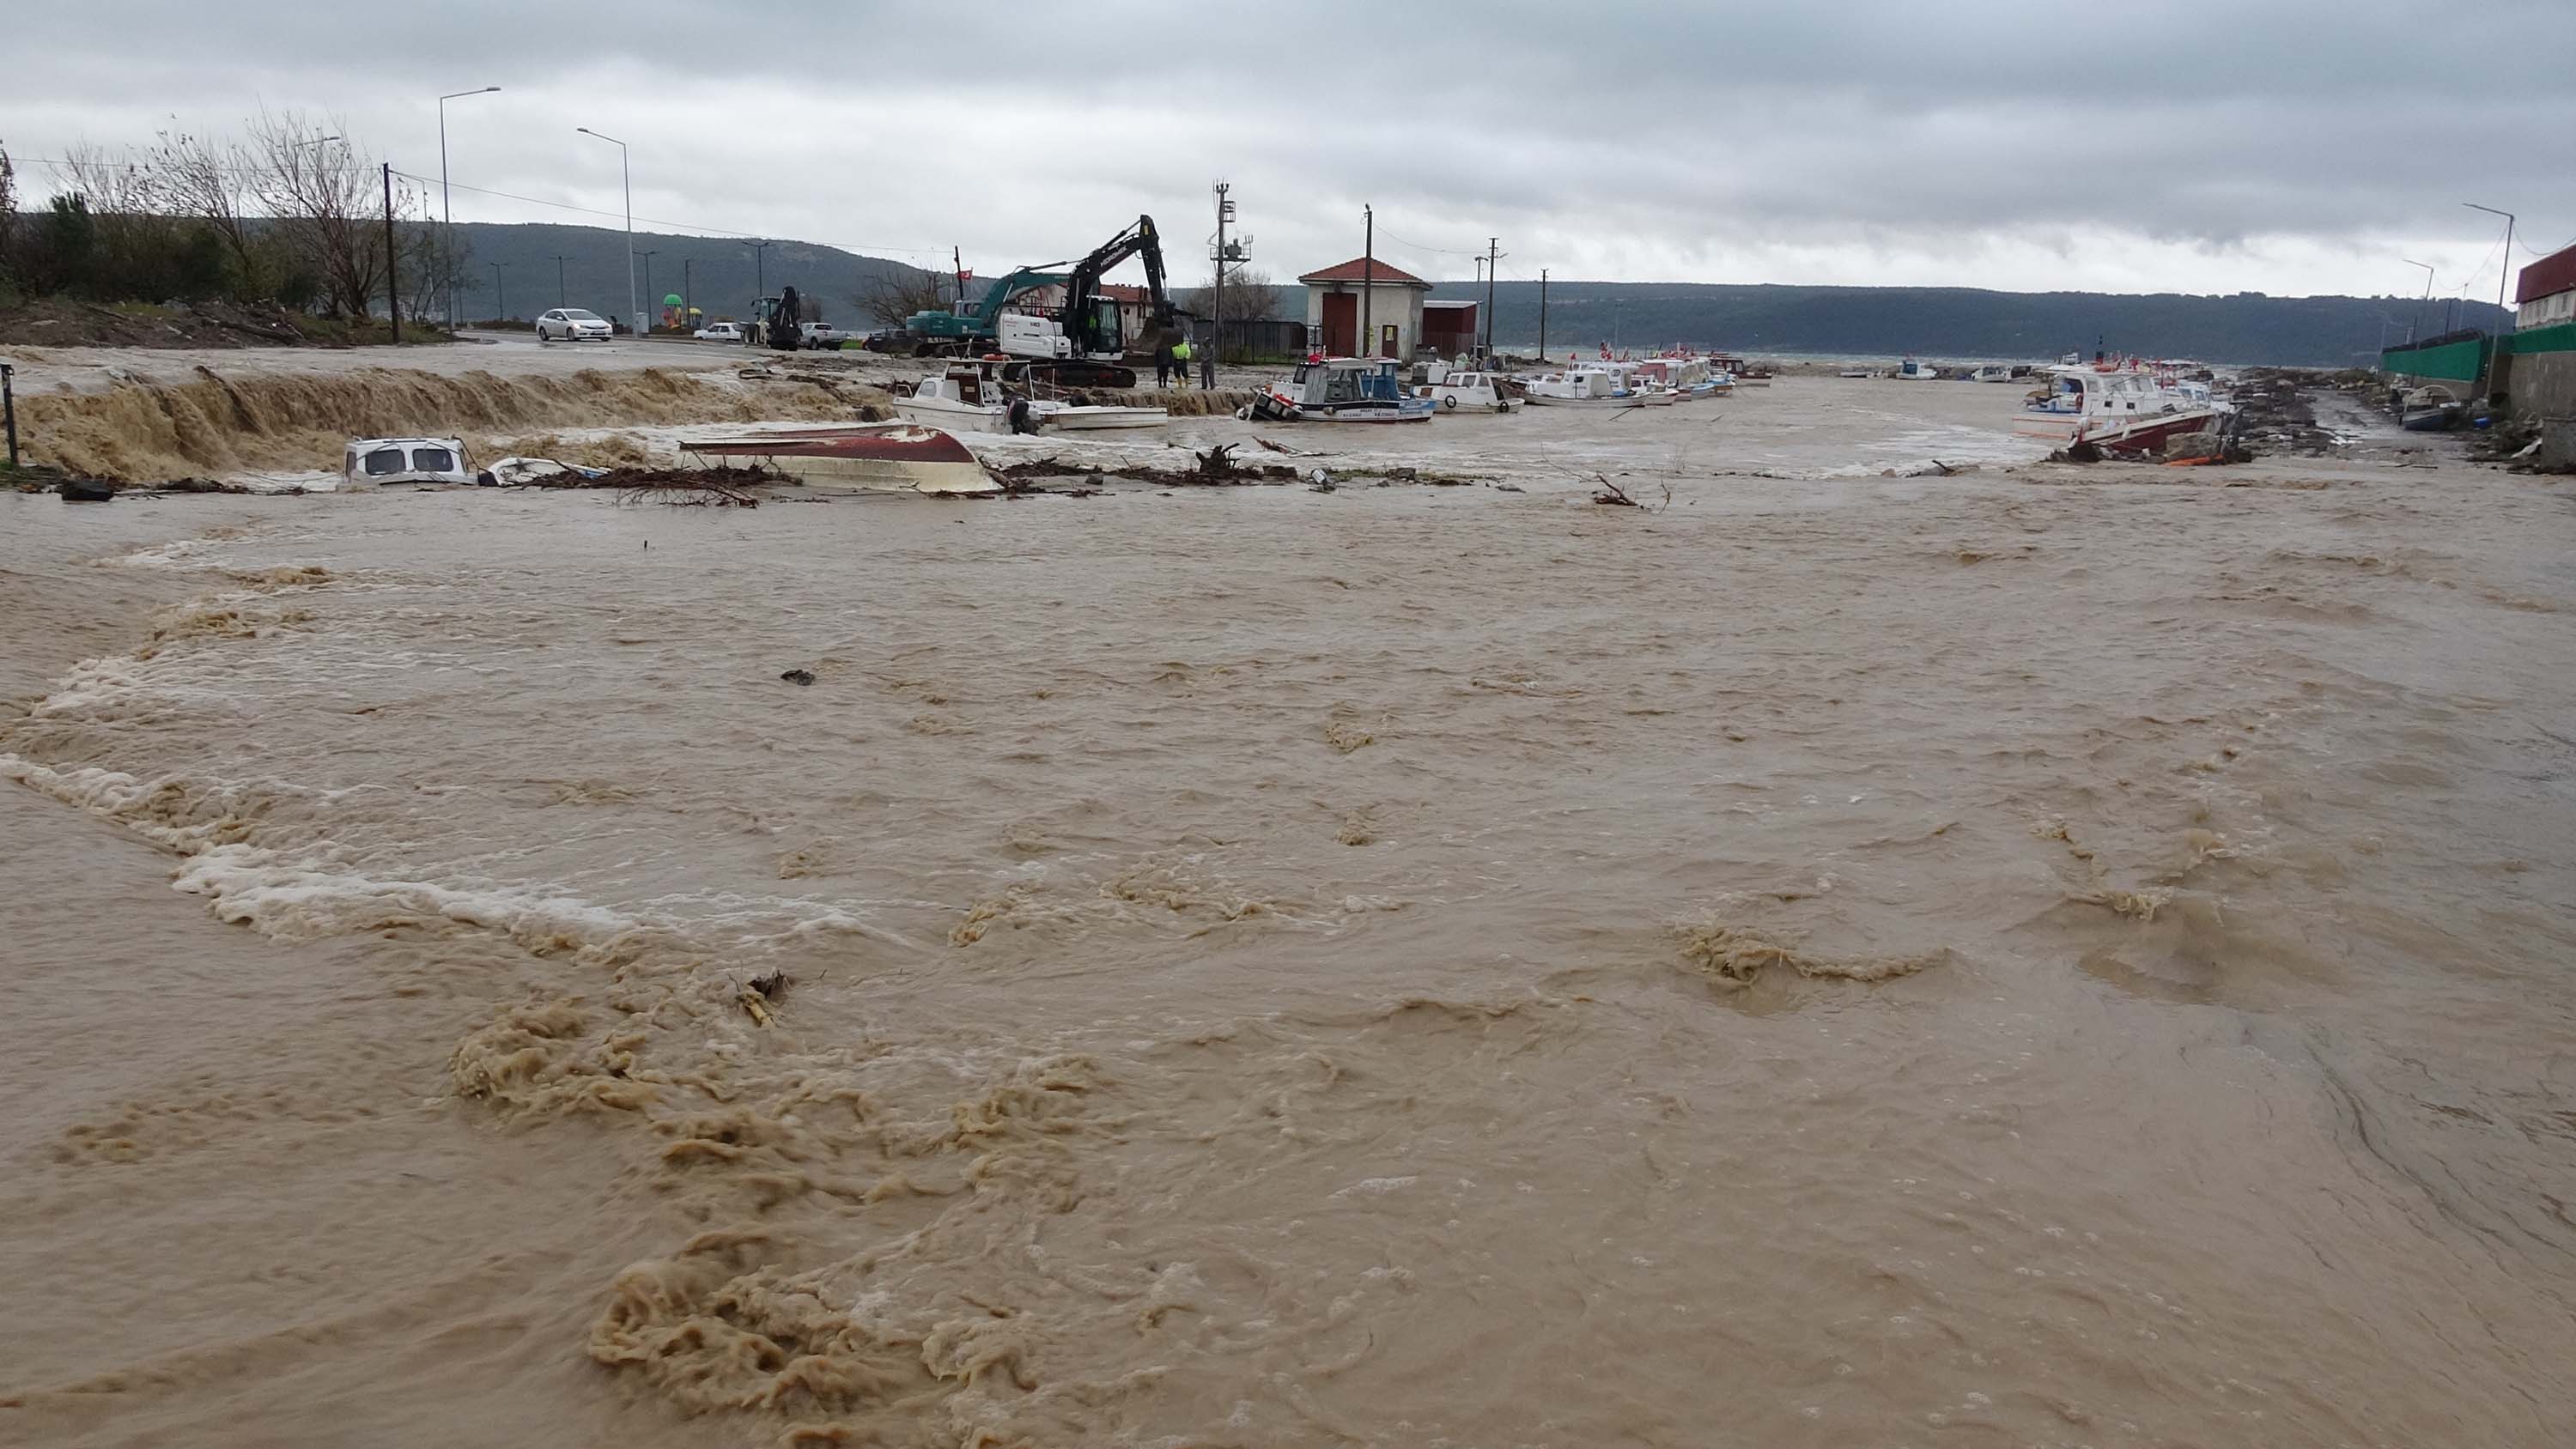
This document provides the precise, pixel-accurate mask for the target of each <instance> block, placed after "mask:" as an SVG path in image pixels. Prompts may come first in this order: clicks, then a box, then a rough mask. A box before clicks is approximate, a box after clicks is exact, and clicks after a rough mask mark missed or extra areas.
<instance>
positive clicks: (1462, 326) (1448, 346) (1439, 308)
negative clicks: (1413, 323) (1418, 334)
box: [1422, 300, 1484, 357]
mask: <svg viewBox="0 0 2576 1449" xmlns="http://www.w3.org/2000/svg"><path fill="white" fill-rule="evenodd" d="M1482 307H1483V304H1482V303H1479V302H1450V301H1437V300H1433V301H1426V302H1424V303H1423V304H1422V345H1423V346H1424V347H1426V348H1429V349H1430V350H1431V351H1433V352H1436V353H1438V354H1439V355H1440V356H1442V357H1465V356H1468V355H1469V354H1471V353H1473V352H1474V351H1475V350H1476V348H1477V347H1478V346H1479V345H1481V344H1482V343H1483V341H1484V336H1483V333H1482V331H1481V329H1480V328H1479V326H1478V323H1479V320H1480V316H1481V309H1482Z"/></svg>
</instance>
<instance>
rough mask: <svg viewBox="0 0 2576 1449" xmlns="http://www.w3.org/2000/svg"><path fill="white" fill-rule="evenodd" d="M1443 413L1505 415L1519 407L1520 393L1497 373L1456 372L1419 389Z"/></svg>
mask: <svg viewBox="0 0 2576 1449" xmlns="http://www.w3.org/2000/svg"><path fill="white" fill-rule="evenodd" d="M1419 395H1420V396H1423V397H1427V398H1429V399H1431V400H1432V401H1433V402H1435V403H1438V404H1439V405H1440V410H1441V411H1442V412H1444V413H1456V412H1481V413H1507V412H1510V411H1511V410H1512V409H1514V408H1517V407H1519V406H1520V405H1521V397H1520V394H1519V392H1517V391H1516V390H1514V389H1513V387H1512V384H1511V381H1510V379H1508V378H1505V377H1503V376H1502V375H1501V374H1499V373H1492V372H1469V371H1464V370H1461V371H1457V372H1451V373H1447V374H1445V375H1443V376H1442V377H1441V378H1440V379H1439V380H1438V381H1436V382H1434V383H1432V384H1431V385H1430V386H1429V387H1426V388H1423V389H1422V390H1421V393H1420V394H1419Z"/></svg>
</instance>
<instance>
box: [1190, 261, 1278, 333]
mask: <svg viewBox="0 0 2576 1449" xmlns="http://www.w3.org/2000/svg"><path fill="white" fill-rule="evenodd" d="M1282 300H1283V298H1282V296H1281V293H1280V290H1279V285H1278V284H1277V283H1276V282H1273V281H1271V280H1270V274H1269V273H1267V272H1263V271H1258V270H1255V269H1254V268H1251V267H1229V268H1227V269H1226V274H1225V315H1226V319H1227V320H1228V321H1232V322H1242V321H1246V320H1250V319H1255V318H1265V317H1276V316H1278V315H1279V308H1280V304H1281V302H1282ZM1216 304H1217V295H1216V285H1215V281H1214V279H1213V278H1211V279H1210V281H1209V283H1208V285H1206V286H1203V287H1199V288H1197V289H1195V290H1193V291H1191V292H1190V293H1188V294H1187V295H1186V296H1184V297H1182V298H1181V310H1183V311H1185V312H1187V313H1189V314H1190V315H1191V316H1193V317H1200V318H1212V317H1214V316H1216Z"/></svg>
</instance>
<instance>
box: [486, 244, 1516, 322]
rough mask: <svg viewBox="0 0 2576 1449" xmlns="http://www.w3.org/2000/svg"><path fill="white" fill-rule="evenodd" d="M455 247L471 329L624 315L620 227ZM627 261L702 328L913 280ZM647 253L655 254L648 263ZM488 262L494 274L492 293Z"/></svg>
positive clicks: (789, 249)
mask: <svg viewBox="0 0 2576 1449" xmlns="http://www.w3.org/2000/svg"><path fill="white" fill-rule="evenodd" d="M456 239H457V241H458V243H459V244H460V245H461V246H462V247H463V248H464V251H465V260H464V265H463V266H462V267H461V268H460V269H459V271H460V275H459V276H458V278H457V300H458V302H459V304H460V306H461V310H462V311H463V312H464V313H465V316H466V318H467V320H469V321H481V320H484V319H486V318H491V317H497V316H500V315H503V313H502V311H501V310H500V309H502V308H504V307H506V308H507V314H508V315H510V316H514V317H534V316H535V315H537V314H538V313H539V312H542V311H544V310H545V309H547V308H548V307H555V306H564V305H569V306H574V307H587V308H589V309H590V310H591V311H593V312H596V313H598V314H599V315H601V316H603V317H623V316H625V315H626V311H627V306H626V232H625V229H624V228H622V227H597V226H553V225H546V224H533V223H532V224H527V225H516V226H513V225H504V224H500V223H491V222H462V221H460V222H458V223H457V224H456ZM635 252H636V261H635V295H636V296H637V297H638V298H639V299H640V300H641V302H642V305H643V306H644V308H645V309H646V310H647V311H648V312H653V313H656V314H658V313H659V311H660V307H659V305H658V304H659V303H660V302H661V300H662V299H663V298H664V297H666V296H674V295H684V296H686V297H687V298H688V299H689V301H690V303H691V304H692V305H694V306H696V307H697V308H698V310H699V311H701V312H703V313H705V314H706V315H707V317H709V318H710V319H712V318H717V317H737V318H739V317H748V316H750V315H751V302H752V299H753V298H754V297H758V296H763V295H767V296H776V295H777V294H778V289H779V287H780V286H782V285H785V286H790V287H794V288H796V289H797V290H798V291H799V292H802V293H805V294H807V295H809V296H813V297H816V298H819V299H820V300H821V302H822V304H823V315H824V316H825V317H826V318H829V319H830V320H832V321H834V322H838V323H840V324H842V325H844V326H850V327H869V326H874V325H875V324H874V323H873V322H871V321H869V320H867V319H866V318H865V317H863V316H861V314H860V311H859V307H858V305H857V303H856V302H855V301H854V300H853V299H854V298H856V297H858V296H860V295H862V294H863V293H867V292H872V291H874V290H875V289H876V287H877V286H878V285H879V282H880V279H882V278H885V277H887V276H889V275H893V274H901V273H911V272H913V270H914V269H913V268H910V267H907V266H905V265H904V264H903V263H901V262H892V261H887V260H885V259H884V258H882V257H863V256H860V255H858V254H857V253H855V252H845V251H842V250H841V249H840V248H838V247H827V246H817V245H815V244H813V243H811V242H800V241H776V242H772V243H770V245H769V248H768V250H767V253H766V255H765V256H764V255H763V253H761V252H760V251H758V250H755V249H754V248H753V247H752V246H751V244H750V243H748V242H745V241H740V240H736V239H734V238H731V237H704V236H674V235H671V234H668V233H664V232H641V231H639V232H637V233H636V234H635ZM647 252H650V253H652V254H653V255H652V256H651V257H650V258H649V259H648V258H647V257H646V256H645V255H644V254H645V253H647ZM558 257H560V258H562V261H561V262H560V263H558V262H557V260H556V258H558ZM495 262H498V263H500V264H501V266H500V268H499V273H498V277H497V288H496V277H495V274H494V268H493V265H492V264H493V263H495ZM684 264H685V265H684ZM558 266H560V268H561V277H562V280H561V282H560V284H558V282H557V268H558ZM648 268H649V278H650V287H649V289H648V287H647V278H648V270H647V269H648ZM761 288H766V291H765V292H764V291H762V290H760V289H761ZM1532 315H1535V314H1532Z"/></svg>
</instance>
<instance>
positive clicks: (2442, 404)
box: [2397, 387, 2468, 433]
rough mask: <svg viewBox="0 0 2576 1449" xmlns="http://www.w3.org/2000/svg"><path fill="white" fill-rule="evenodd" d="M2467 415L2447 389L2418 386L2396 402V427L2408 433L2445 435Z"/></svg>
mask: <svg viewBox="0 0 2576 1449" xmlns="http://www.w3.org/2000/svg"><path fill="white" fill-rule="evenodd" d="M2467 413H2468V410H2467V409H2466V408H2465V407H2463V406H2461V404H2460V400H2459V398H2457V397H2456V396H2454V395H2453V394H2452V392H2451V390H2450V389H2449V388H2447V387H2419V388H2416V389H2414V390H2413V391H2411V392H2406V393H2402V394H2400V395H2399V396H2398V399H2397V426H2399V427H2401V428H2404V429H2405V430H2406V431H2408V432H2410V433H2447V432H2449V431H2451V430H2452V429H2453V428H2456V427H2458V426H2459V425H2460V423H2461V421H2462V420H2463V419H2464V418H2465V417H2466V416H2467Z"/></svg>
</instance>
